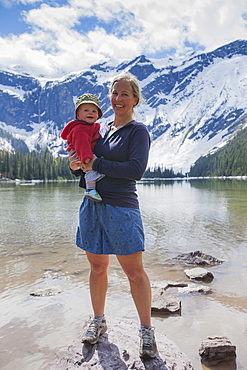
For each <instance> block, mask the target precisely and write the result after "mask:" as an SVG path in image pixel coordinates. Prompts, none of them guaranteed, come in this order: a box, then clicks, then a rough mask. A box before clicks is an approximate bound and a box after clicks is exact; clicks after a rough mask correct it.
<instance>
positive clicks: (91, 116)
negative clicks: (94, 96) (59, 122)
mask: <svg viewBox="0 0 247 370" xmlns="http://www.w3.org/2000/svg"><path fill="white" fill-rule="evenodd" d="M98 117H99V111H98V108H97V107H96V105H94V104H91V103H85V104H82V105H80V106H79V108H78V109H77V112H76V118H77V119H81V120H82V121H86V122H87V123H91V124H92V123H94V122H96V121H97V119H98Z"/></svg>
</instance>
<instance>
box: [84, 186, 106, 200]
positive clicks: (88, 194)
mask: <svg viewBox="0 0 247 370" xmlns="http://www.w3.org/2000/svg"><path fill="white" fill-rule="evenodd" d="M85 197H87V198H88V199H91V200H94V201H95V202H101V201H102V198H101V196H100V195H99V193H98V192H97V191H96V190H94V189H93V190H86V191H85Z"/></svg>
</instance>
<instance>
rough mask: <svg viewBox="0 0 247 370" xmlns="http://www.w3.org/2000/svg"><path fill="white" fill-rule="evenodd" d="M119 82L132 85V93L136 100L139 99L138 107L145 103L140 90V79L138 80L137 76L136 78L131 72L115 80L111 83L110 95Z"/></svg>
mask: <svg viewBox="0 0 247 370" xmlns="http://www.w3.org/2000/svg"><path fill="white" fill-rule="evenodd" d="M119 81H128V82H129V83H130V86H131V88H132V91H133V96H134V98H137V104H136V105H138V104H139V103H141V102H142V101H144V99H143V96H142V93H141V90H140V86H139V82H138V79H137V78H136V76H134V75H133V74H132V73H130V72H124V73H121V74H119V75H117V76H116V77H115V78H114V79H113V81H112V83H111V86H110V94H111V93H112V91H113V86H114V84H115V83H116V82H119Z"/></svg>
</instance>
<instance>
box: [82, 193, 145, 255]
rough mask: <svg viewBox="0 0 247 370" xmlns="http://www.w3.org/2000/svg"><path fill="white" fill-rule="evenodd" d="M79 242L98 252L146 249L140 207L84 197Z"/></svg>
mask: <svg viewBox="0 0 247 370" xmlns="http://www.w3.org/2000/svg"><path fill="white" fill-rule="evenodd" d="M76 245H77V246H78V247H79V248H81V249H83V250H85V251H87V252H90V253H94V254H115V255H128V254H133V253H136V252H139V251H143V250H144V232H143V224H142V219H141V214H140V210H139V209H135V208H126V207H117V206H111V205H109V204H104V203H100V202H94V201H93V200H90V199H87V198H84V199H83V201H82V204H81V207H80V211H79V225H78V229H77V234H76Z"/></svg>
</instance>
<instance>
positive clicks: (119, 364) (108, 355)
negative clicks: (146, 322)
mask: <svg viewBox="0 0 247 370" xmlns="http://www.w3.org/2000/svg"><path fill="white" fill-rule="evenodd" d="M107 324H108V330H107V332H106V333H105V334H103V335H101V337H100V340H99V342H98V343H97V344H95V345H86V344H82V343H81V337H82V333H83V332H84V330H85V328H86V326H87V323H85V325H84V330H82V332H80V333H79V335H78V337H77V339H76V340H75V341H74V343H73V344H72V345H71V346H70V347H69V348H68V351H67V353H66V354H65V355H64V357H63V358H61V359H60V360H59V361H58V362H57V363H56V364H55V365H54V366H52V367H51V368H50V370H69V369H70V370H71V369H78V368H80V369H91V368H93V369H94V370H127V369H132V370H182V369H183V370H193V366H192V364H191V361H190V360H189V359H188V357H187V356H186V355H185V354H183V353H182V352H181V351H180V350H179V348H178V347H177V346H176V344H175V343H173V342H172V341H170V340H169V339H167V338H166V336H165V335H162V334H161V333H158V332H156V341H157V346H158V352H159V353H158V356H157V357H156V358H155V359H150V360H142V359H140V357H139V337H138V329H139V328H138V325H137V323H136V322H133V321H131V320H127V319H122V320H121V321H120V320H117V319H114V318H111V319H110V320H109V321H108V322H107Z"/></svg>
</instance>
